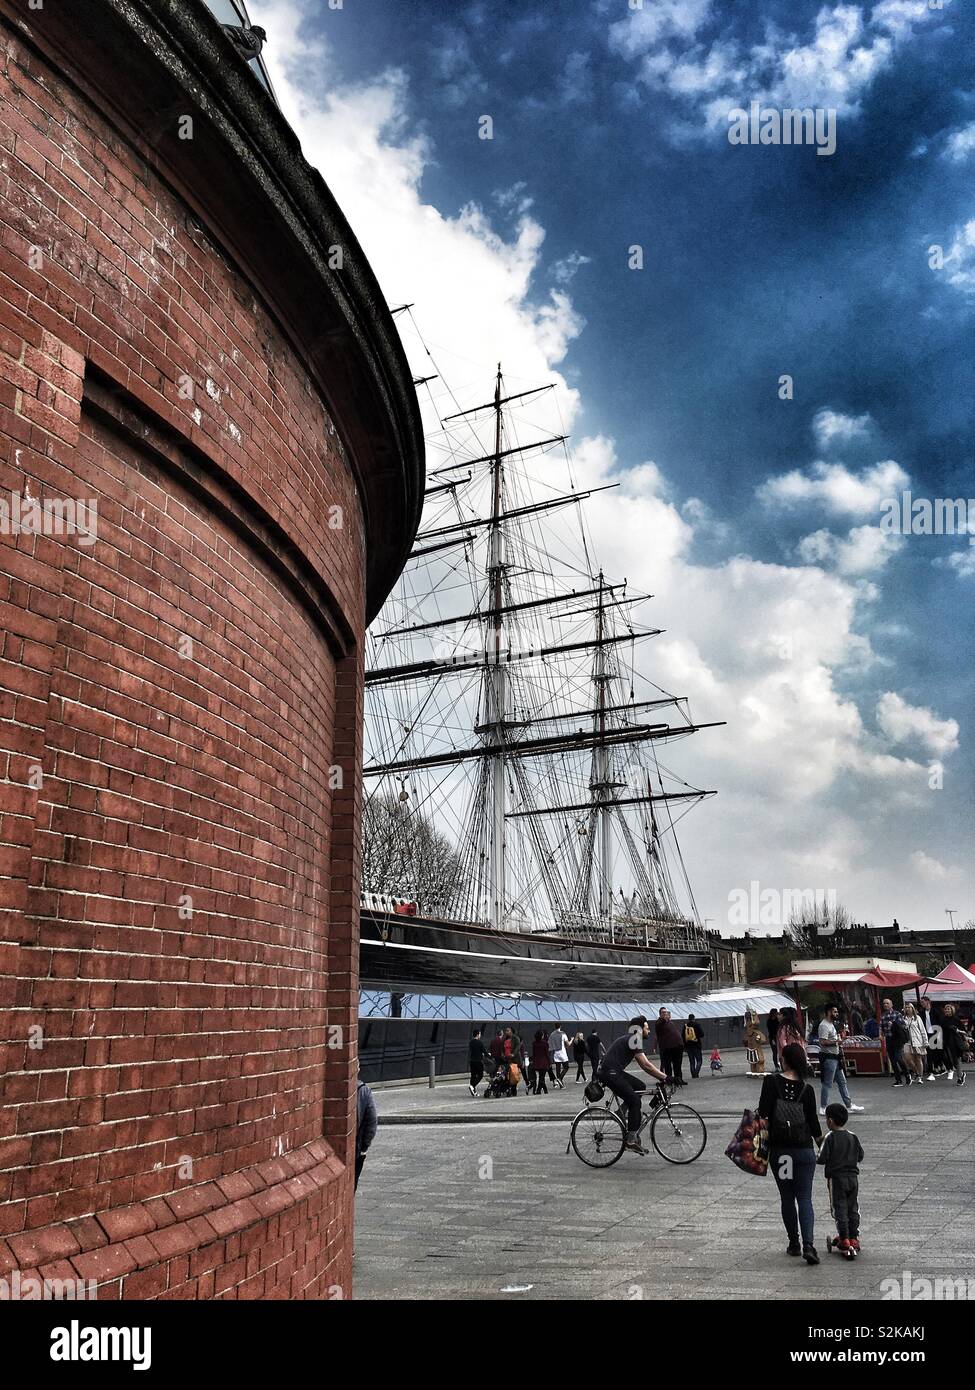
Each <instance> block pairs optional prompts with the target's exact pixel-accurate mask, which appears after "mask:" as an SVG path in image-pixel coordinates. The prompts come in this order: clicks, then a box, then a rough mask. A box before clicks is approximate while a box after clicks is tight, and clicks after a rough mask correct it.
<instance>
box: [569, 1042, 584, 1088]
mask: <svg viewBox="0 0 975 1390" xmlns="http://www.w3.org/2000/svg"><path fill="white" fill-rule="evenodd" d="M572 1056H573V1059H574V1060H575V1064H576V1081H577V1082H579V1081H585V1079H586V1035H585V1033H583V1032H582V1030H581V1029H580V1030H579V1032H578V1033H576V1035H575V1037H574V1038H573V1039H572Z"/></svg>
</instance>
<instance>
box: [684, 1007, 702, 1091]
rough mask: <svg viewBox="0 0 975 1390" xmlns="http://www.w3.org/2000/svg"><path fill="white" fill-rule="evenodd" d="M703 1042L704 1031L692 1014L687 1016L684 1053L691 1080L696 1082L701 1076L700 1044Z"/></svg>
mask: <svg viewBox="0 0 975 1390" xmlns="http://www.w3.org/2000/svg"><path fill="white" fill-rule="evenodd" d="M703 1042H704V1029H703V1028H702V1027H701V1025H700V1024H699V1023H698V1021H697V1019H696V1018H695V1017H694V1015H693V1014H688V1015H687V1021H686V1023H685V1024H684V1051H685V1052H686V1054H687V1065H688V1066H689V1067H690V1069H691V1079H692V1080H697V1078H698V1077H699V1076H700V1075H701V1060H702V1056H703V1054H702V1052H701V1044H702V1043H703Z"/></svg>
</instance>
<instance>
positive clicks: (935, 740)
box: [877, 690, 958, 757]
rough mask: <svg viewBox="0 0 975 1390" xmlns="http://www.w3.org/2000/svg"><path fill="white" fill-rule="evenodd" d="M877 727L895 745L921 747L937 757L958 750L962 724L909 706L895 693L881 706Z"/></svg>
mask: <svg viewBox="0 0 975 1390" xmlns="http://www.w3.org/2000/svg"><path fill="white" fill-rule="evenodd" d="M877 723H878V724H879V725H880V727H881V729H882V730H883V731H884V733H885V734H886V735H887V737H888V738H889V739H890V741H891V742H892V743H912V742H913V743H919V744H920V745H921V746H922V747H923V748H924V749H926V751H927V752H929V753H933V754H935V755H936V756H937V757H941V756H943V755H944V754H945V753H953V752H954V751H955V749H956V748H957V747H958V722H957V720H955V719H939V718H938V717H937V715H936V714H934V713H933V711H932V710H929V709H925V708H924V706H922V705H909V704H908V703H907V701H906V700H903V699H902V698H901V696H900V695H898V694H896V693H895V692H894V691H892V690H888V691H887V692H886V693H885V694H883V695H882V696H881V697H880V699H879V700H878V702H877Z"/></svg>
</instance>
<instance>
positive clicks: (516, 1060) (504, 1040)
mask: <svg viewBox="0 0 975 1390" xmlns="http://www.w3.org/2000/svg"><path fill="white" fill-rule="evenodd" d="M524 1051H525V1048H524V1044H523V1043H522V1041H521V1038H519V1036H518V1034H517V1033H516V1032H515V1030H514V1029H513V1028H512V1027H511V1025H510V1024H509V1025H508V1026H507V1027H506V1028H505V1030H504V1033H503V1034H502V1037H501V1059H500V1065H501V1066H502V1067H504V1071H505V1075H506V1076H507V1077H508V1082H509V1089H510V1094H511V1095H513V1096H516V1095H517V1094H518V1081H519V1080H520V1079H521V1061H522V1057H523V1055H524Z"/></svg>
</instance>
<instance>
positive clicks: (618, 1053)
mask: <svg viewBox="0 0 975 1390" xmlns="http://www.w3.org/2000/svg"><path fill="white" fill-rule="evenodd" d="M649 1036H650V1024H649V1023H648V1022H647V1020H646V1018H645V1017H644V1016H643V1014H639V1015H638V1016H637V1017H636V1018H631V1019H630V1022H629V1026H628V1027H627V1030H626V1032H625V1033H624V1034H623V1036H622V1037H621V1038H617V1039H616V1041H615V1042H614V1043H611V1044H610V1046H609V1049H608V1051H607V1053H606V1056H605V1057H604V1058H603V1059H602V1061H601V1062H600V1064H599V1074H598V1080H600V1081H601V1082H602V1083H603V1085H604V1086H607V1087H608V1088H609V1089H610V1090H611V1091H612V1093H613V1095H614V1096H617V1097H618V1098H619V1099H620V1100H621V1101H622V1102H623V1103H624V1105H625V1106H626V1108H627V1122H626V1123H627V1133H626V1147H627V1148H628V1149H632V1150H633V1152H634V1153H638V1154H642V1153H646V1152H647V1151H646V1149H645V1148H644V1147H643V1145H642V1144H641V1143H640V1124H641V1122H642V1120H643V1112H642V1110H641V1108H640V1096H641V1094H642V1093H643V1092H644V1091H645V1090H646V1089H647V1088H646V1083H645V1082H644V1081H641V1080H640V1078H639V1077H637V1076H627V1075H626V1068H627V1067H628V1066H629V1065H630V1063H631V1062H633V1061H635V1062H636V1064H637V1066H639V1067H640V1068H641V1069H642V1070H643V1071H645V1072H646V1073H647V1074H648V1075H649V1076H653V1077H656V1079H657V1080H658V1081H666V1080H667V1074H666V1072H663V1071H661V1069H660V1068H659V1067H655V1066H654V1064H653V1063H652V1062H651V1061H650V1059H649V1058H648V1057H647V1054H646V1051H645V1043H646V1039H647V1038H648V1037H649Z"/></svg>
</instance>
